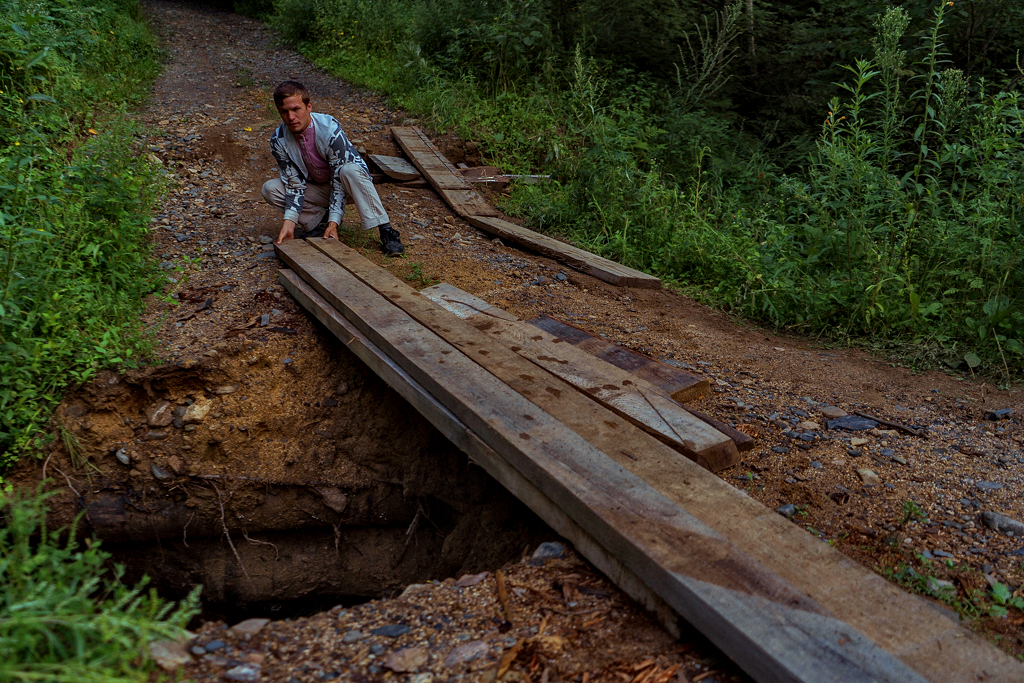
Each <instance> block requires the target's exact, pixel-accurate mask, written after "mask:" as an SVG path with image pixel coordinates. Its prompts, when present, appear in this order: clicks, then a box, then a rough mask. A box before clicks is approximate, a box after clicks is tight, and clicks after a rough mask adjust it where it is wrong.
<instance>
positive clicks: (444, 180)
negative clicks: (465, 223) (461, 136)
mask: <svg viewBox="0 0 1024 683" xmlns="http://www.w3.org/2000/svg"><path fill="white" fill-rule="evenodd" d="M391 134H392V135H393V136H394V138H395V141H396V142H397V143H398V146H399V147H401V148H402V151H403V152H405V154H406V156H408V157H409V160H410V161H412V163H413V165H414V166H415V167H416V168H417V169H419V171H420V173H422V174H423V177H424V178H426V179H427V181H428V182H429V183H430V184H431V186H433V188H434V189H435V190H437V193H438V194H440V195H441V197H442V198H443V199H444V200H445V201H446V202H447V203H448V205H449V206H451V207H452V209H453V210H454V211H455V213H457V214H459V215H460V216H462V217H466V216H473V215H480V216H500V215H501V213H500V212H499V211H498V210H497V209H495V208H494V207H493V206H491V205H490V204H489V203H488V202H487V201H486V200H485V199H484V198H483V197H481V196H480V194H479V193H478V192H477V191H476V190H474V189H473V187H472V185H471V184H470V183H469V181H467V180H466V179H465V178H463V177H462V174H461V173H459V170H458V169H457V168H455V167H454V166H452V165H451V163H450V162H449V161H448V159H446V158H445V156H444V155H443V154H441V151H440V150H439V149H438V148H437V147H436V146H435V145H434V143H433V142H431V141H430V139H429V138H428V137H427V136H426V135H425V134H424V133H423V131H421V130H420V129H419V128H412V127H408V126H395V127H393V128H392V129H391Z"/></svg>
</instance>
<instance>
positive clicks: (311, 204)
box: [263, 164, 391, 230]
mask: <svg viewBox="0 0 1024 683" xmlns="http://www.w3.org/2000/svg"><path fill="white" fill-rule="evenodd" d="M338 173H339V177H340V178H341V185H342V187H344V188H345V203H346V204H348V203H351V204H355V207H356V211H358V212H359V222H360V223H361V224H362V226H363V230H370V229H371V228H376V227H377V226H378V225H383V224H384V223H390V222H391V219H390V218H388V214H387V212H386V211H384V205H383V204H381V202H380V197H379V196H378V195H377V189H376V188H375V187H374V186H373V180H372V179H371V178H370V176H369V175H367V174H366V172H365V171H363V170H362V169H361V168H360V167H359V165H358V164H345V165H344V166H342V167H341V169H340V170H339V172H338ZM285 196H286V192H285V186H284V183H283V182H281V179H280V178H274V179H273V180H268V181H267V182H265V183H263V199H265V200H266V202H267V204H270V205H271V206H273V207H274V208H276V209H278V210H279V211H281V212H282V213H283V212H284V206H285ZM330 203H331V184H330V183H329V182H328V183H324V184H322V185H321V184H319V183H313V182H308V181H307V182H306V195H305V198H304V199H303V202H302V211H301V212H300V213H299V220H298V223H299V225H301V226H302V227H303V228H304V229H306V230H310V229H312V228H315V227H316V226H317V224H318V223H319V222H320V219H322V218H323V217H324V214H325V213H327V209H328V207H329V205H330Z"/></svg>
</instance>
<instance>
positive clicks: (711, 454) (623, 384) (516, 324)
mask: <svg viewBox="0 0 1024 683" xmlns="http://www.w3.org/2000/svg"><path fill="white" fill-rule="evenodd" d="M452 290H454V292H453V291H452ZM420 293H421V294H423V295H424V296H426V297H427V298H429V299H430V300H431V301H434V302H435V303H437V304H439V305H440V306H441V307H442V308H446V309H448V310H452V309H453V308H456V307H458V308H460V309H462V310H458V311H453V312H454V313H455V314H456V315H458V316H459V317H460V318H463V319H465V320H466V321H467V322H469V323H470V324H471V325H473V327H475V328H477V329H478V330H480V331H481V332H483V333H484V334H486V335H488V336H490V337H493V338H494V339H496V340H498V341H499V342H500V343H502V344H503V345H505V346H506V347H508V348H509V349H510V350H512V351H513V352H515V353H517V354H519V355H520V356H522V357H523V358H526V359H527V360H529V361H531V362H532V363H534V364H536V365H538V366H540V367H542V368H544V369H545V370H547V371H548V372H550V373H552V374H553V375H555V376H556V377H560V378H562V379H563V380H565V381H566V382H568V383H569V384H571V385H573V386H574V387H576V388H577V389H579V390H580V391H583V392H584V393H586V394H589V395H590V396H592V397H594V398H595V399H597V401H598V402H599V403H601V405H603V406H605V407H606V408H609V409H610V410H612V411H614V412H615V413H617V414H619V415H620V416H622V417H624V418H626V419H627V420H629V421H630V422H632V423H633V424H635V425H636V426H638V427H640V428H641V429H644V430H645V431H647V432H648V433H650V434H652V435H654V437H655V438H657V439H658V440H659V441H661V442H662V443H665V444H667V445H668V446H669V447H671V448H673V449H675V450H677V451H679V452H680V453H682V454H684V455H685V456H686V457H688V458H690V459H692V460H694V461H695V462H697V463H699V464H700V465H702V466H703V467H706V468H708V469H709V470H711V471H712V472H719V471H721V470H723V469H725V468H727V467H731V466H733V465H735V464H736V463H738V462H739V461H740V454H739V451H738V450H737V448H736V445H735V444H734V443H733V441H732V439H730V438H729V437H727V436H726V435H724V434H722V432H720V431H719V430H717V429H715V428H713V427H711V426H709V425H708V424H707V423H705V422H703V421H701V420H700V419H698V418H696V417H694V416H693V415H691V414H690V413H689V412H688V411H687V410H686V409H685V408H684V407H683V406H681V405H680V404H679V403H676V402H675V401H674V400H672V398H671V397H670V396H668V394H666V393H665V392H664V391H662V390H661V389H660V388H658V387H655V386H654V385H652V384H649V383H648V382H646V381H645V380H643V379H640V378H638V377H634V376H633V375H631V374H630V373H628V372H626V371H625V370H621V369H619V368H617V367H615V366H614V365H611V364H609V363H606V362H604V361H602V360H600V359H598V358H595V357H594V356H592V355H590V354H588V353H587V352H585V351H583V350H581V349H578V348H576V347H575V346H573V345H571V344H567V343H565V342H563V341H562V340H561V339H559V338H558V337H555V336H553V335H551V334H549V333H548V332H545V331H544V330H541V329H539V328H537V327H534V326H533V325H530V324H528V323H525V322H522V321H518V320H509V319H508V317H509V314H507V313H505V312H504V311H502V313H505V315H493V312H495V311H501V309H500V308H496V307H494V306H490V305H488V304H487V303H486V302H484V301H482V300H480V299H477V298H476V297H474V296H473V295H471V294H469V293H467V292H463V291H461V290H459V289H457V288H455V287H452V286H451V285H447V284H445V285H436V286H434V287H428V288H427V289H423V290H421V291H420ZM474 309H478V310H474ZM467 313H470V314H469V315H467Z"/></svg>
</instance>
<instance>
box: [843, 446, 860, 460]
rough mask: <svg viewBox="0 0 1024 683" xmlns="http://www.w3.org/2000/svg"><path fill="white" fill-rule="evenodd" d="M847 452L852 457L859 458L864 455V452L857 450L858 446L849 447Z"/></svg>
mask: <svg viewBox="0 0 1024 683" xmlns="http://www.w3.org/2000/svg"><path fill="white" fill-rule="evenodd" d="M846 454H847V455H848V456H850V457H851V458H859V457H860V456H862V455H864V453H863V452H861V451H859V450H857V449H856V448H848V449H846Z"/></svg>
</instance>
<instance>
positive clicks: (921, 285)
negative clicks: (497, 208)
mask: <svg viewBox="0 0 1024 683" xmlns="http://www.w3.org/2000/svg"><path fill="white" fill-rule="evenodd" d="M280 1H284V0H279V2H280ZM289 1H290V0H289ZM316 1H317V2H318V5H317V7H318V11H317V22H318V25H319V26H320V27H321V29H322V30H321V32H320V33H314V34H312V35H313V37H314V38H315V41H314V42H309V43H305V44H304V46H303V49H304V50H305V51H306V52H307V54H309V55H310V56H311V57H313V58H314V59H315V60H316V61H317V62H318V63H319V64H320V65H322V66H324V67H326V68H329V69H332V70H334V71H335V72H336V73H339V74H340V75H343V76H344V77H347V78H350V79H352V80H355V81H356V82H359V83H362V84H365V85H369V86H370V87H373V88H376V89H380V90H384V91H386V92H389V93H390V94H391V95H392V96H393V97H394V98H395V100H396V103H397V104H398V105H400V106H403V107H405V108H406V109H408V110H410V111H413V112H416V113H417V114H421V115H425V116H427V117H429V118H430V119H431V121H432V123H433V125H434V126H436V127H437V128H439V129H442V130H447V129H452V130H455V131H456V132H457V133H458V134H459V135H461V136H462V137H464V138H466V139H473V140H479V141H480V142H481V143H482V147H483V148H484V149H485V150H486V152H487V153H488V154H489V155H491V157H492V158H493V159H494V160H495V161H497V162H498V163H500V164H501V165H503V166H504V167H506V168H508V169H510V170H512V171H515V172H540V173H548V174H551V175H552V177H553V178H554V180H553V181H552V182H550V183H546V184H539V185H523V186H518V187H514V188H513V190H512V193H511V198H510V199H509V200H508V201H507V202H506V205H505V209H506V210H508V211H510V212H512V213H516V214H518V215H522V216H526V217H527V218H528V219H529V220H530V221H531V224H532V225H533V226H535V227H536V228H537V229H540V230H544V231H551V232H555V233H559V234H562V235H564V236H567V237H570V238H571V239H573V240H574V241H575V242H577V243H579V244H581V245H582V246H585V247H587V248H589V249H592V250H594V251H597V252H599V253H602V254H604V255H606V256H609V257H611V258H615V259H617V260H620V261H622V262H624V263H627V264H629V265H632V266H634V267H638V268H642V269H645V270H648V271H649V272H653V273H655V274H658V275H659V276H661V277H662V278H664V279H665V280H667V281H668V282H670V283H673V284H675V285H676V286H679V287H682V288H685V289H687V291H689V292H690V293H692V294H694V295H697V296H700V297H702V298H704V299H705V300H707V301H710V302H714V303H717V304H719V305H723V306H726V307H729V308H732V309H734V310H738V311H741V312H743V313H744V314H746V315H748V316H750V317H753V318H756V319H759V320H761V321H764V322H767V323H769V324H772V325H775V326H777V327H788V328H792V329H796V330H799V331H802V332H806V333H811V334H816V335H824V336H826V337H831V338H833V339H835V340H837V341H845V340H860V343H871V344H873V345H876V346H882V347H894V346H902V347H903V348H905V349H912V350H914V352H915V353H916V352H919V351H923V352H925V353H927V354H929V355H930V357H931V358H933V359H942V360H946V361H947V362H948V363H950V364H951V365H957V364H962V363H963V362H964V361H966V362H967V364H968V365H969V366H970V367H972V368H973V367H976V366H978V365H979V364H980V363H982V362H984V363H985V364H986V367H987V368H988V369H989V370H992V371H1000V372H1001V373H1002V374H1004V375H1005V376H1010V375H1014V374H1016V373H1019V372H1020V369H1021V367H1022V363H1021V357H1022V355H1021V354H1024V346H1022V345H1021V340H1022V339H1024V309H1022V306H1024V263H1022V256H1024V252H1022V246H1021V245H1022V244H1024V242H1022V239H1021V238H1022V235H1021V229H1022V228H1021V220H1020V219H1021V211H1022V206H1021V202H1022V200H1021V197H1024V187H1022V186H1021V182H1022V180H1024V179H1022V178H1021V169H1022V168H1024V159H1022V158H1021V157H1022V151H1024V150H1022V147H1021V142H1022V140H1021V130H1022V128H1021V125H1022V119H1021V109H1020V106H1019V100H1018V96H1017V94H1016V91H1015V90H1014V88H1013V86H1014V84H1015V83H1016V81H1013V80H1009V79H1006V78H1003V77H1000V76H999V71H998V69H995V68H990V67H994V65H995V64H996V63H999V64H1002V65H1003V66H1004V67H1005V66H1007V65H1008V64H1010V63H1009V62H1007V61H1006V59H1004V57H1005V55H1004V56H1003V57H999V58H998V59H996V57H995V53H994V52H991V51H990V52H988V54H989V57H990V58H991V61H989V62H986V63H985V64H979V63H977V62H976V61H972V59H973V58H972V57H970V55H971V54H975V52H972V51H976V50H977V49H980V47H981V46H978V45H974V44H973V43H971V40H970V39H969V37H966V38H965V37H964V36H965V34H963V32H962V30H961V29H962V22H963V21H964V15H963V11H964V10H962V9H961V8H960V7H959V6H957V7H954V8H950V7H949V6H948V4H947V3H944V2H943V3H941V4H938V3H936V2H935V0H929V2H928V5H929V6H930V7H931V8H932V11H930V12H927V11H924V9H923V8H924V7H925V5H924V4H922V3H923V0H921V2H914V3H908V4H907V7H908V10H907V11H904V10H902V9H888V10H886V9H885V7H884V5H883V4H881V3H869V4H868V5H863V4H862V5H858V7H857V8H855V12H854V14H852V15H849V19H850V21H851V22H852V24H851V28H850V29H849V30H848V31H847V32H846V33H845V34H843V35H842V36H839V35H838V34H837V29H836V28H835V26H834V25H833V26H825V25H818V24H815V25H814V26H812V24H814V22H819V24H820V22H822V21H825V20H826V18H827V17H825V15H828V16H829V17H831V19H829V20H828V21H833V23H835V22H836V21H838V19H837V17H838V16H839V14H834V13H833V11H832V10H831V9H830V10H829V11H828V12H825V13H824V14H823V15H822V16H820V17H812V18H808V19H806V20H805V23H803V24H800V22H799V21H796V20H794V23H792V24H791V25H788V26H787V27H785V29H783V28H782V27H780V26H775V28H774V29H773V30H775V31H776V32H777V33H778V32H785V31H788V32H790V33H791V34H792V35H799V36H801V40H804V41H821V40H825V41H826V43H827V45H822V44H818V45H816V46H815V45H811V44H803V45H799V46H796V47H794V48H793V54H789V55H779V54H775V53H773V54H772V58H773V59H776V60H777V61H776V62H775V63H771V64H770V63H768V59H769V57H768V56H766V53H765V50H766V48H764V47H762V48H760V49H761V52H758V53H757V54H758V55H760V56H758V57H756V59H755V58H753V57H752V56H751V54H748V53H745V51H744V50H747V51H749V50H754V49H755V48H757V46H756V44H755V43H750V42H747V43H744V41H746V40H748V39H750V38H751V33H750V26H751V25H754V26H755V30H754V37H756V36H757V35H761V34H760V33H758V31H759V30H760V28H759V27H760V26H761V22H764V21H765V20H766V19H770V18H771V16H778V17H781V16H783V15H784V14H785V12H787V11H788V10H786V9H785V8H783V7H781V6H780V7H773V8H771V9H770V10H768V9H765V10H763V12H762V10H757V11H756V12H755V14H754V15H753V16H752V15H750V14H749V12H745V10H744V6H743V5H741V4H740V3H735V2H734V3H727V4H726V6H725V9H724V10H723V11H722V12H719V13H712V14H708V13H706V12H705V13H704V14H701V12H703V10H699V9H698V10H696V11H695V10H694V8H693V7H691V6H690V5H689V4H688V3H676V4H672V6H671V7H669V6H668V5H664V4H657V3H656V4H655V5H651V6H650V7H648V8H646V9H642V8H640V9H638V7H637V5H636V4H635V3H631V2H628V1H626V2H619V3H608V2H605V1H604V0H592V1H590V2H584V3H581V4H579V5H574V6H573V7H572V8H569V7H568V6H564V5H563V3H560V2H558V1H557V0H550V1H549V2H547V3H540V2H531V3H517V4H507V3H505V2H504V1H501V2H499V1H498V0H491V1H488V2H483V3H469V2H465V1H464V0H429V1H428V0H421V1H418V2H401V3H399V2H397V0H381V1H380V2H373V3H369V2H365V0H316ZM658 8H661V9H658ZM641 9H642V11H641ZM879 9H882V10H883V12H882V13H881V14H879V13H878V10H879ZM663 10H664V11H663ZM662 11H663V13H662V15H661V16H658V17H656V18H652V17H653V15H652V14H651V12H655V13H657V12H662ZM836 11H837V12H838V11H839V10H838V9H837V10H836ZM687 12H689V14H687ZM631 13H632V14H631ZM773 13H774V14H773ZM840 14H841V12H840ZM843 16H846V15H843ZM979 16H980V15H979ZM598 17H600V20H601V21H604V22H605V23H606V24H607V25H600V26H599V25H598V21H599V19H598ZM645 17H646V18H645ZM823 17H824V18H823ZM991 19H992V17H989V16H988V15H986V17H983V18H982V19H981V20H983V21H984V22H988V21H989V20H991ZM801 21H804V20H801ZM928 21H930V23H927V22H928ZM645 22H646V23H647V24H650V23H651V22H654V23H656V24H658V25H660V26H662V29H661V31H660V33H659V32H657V31H656V32H654V33H653V34H651V39H650V40H649V41H648V44H643V45H639V44H636V45H634V44H633V43H636V42H637V41H639V40H640V38H639V37H638V36H639V35H640V34H641V33H643V31H642V30H641V25H646V24H645ZM769 23H770V22H769ZM357 27H358V28H357ZM529 27H534V28H535V29H536V30H537V31H538V34H537V35H534V34H533V33H532V31H533V30H534V29H533V28H531V29H530V30H527V29H528V28H529ZM872 27H873V28H874V29H875V31H876V33H877V37H876V38H875V39H874V40H871V38H870V32H871V29H872ZM950 27H951V28H950ZM744 29H746V32H745V33H744ZM765 30H767V29H765ZM947 30H950V31H952V33H953V36H954V38H955V43H956V50H957V53H956V54H952V55H951V54H950V53H949V52H948V51H947V49H946V47H945V44H944V42H943V38H944V35H945V33H946V32H947ZM1000 30H1003V29H1000ZM829 31H831V33H830V32H829ZM1006 31H1008V32H1010V33H1012V35H1013V36H1015V38H1014V40H1016V39H1017V38H1016V36H1017V35H1018V34H1017V32H1016V29H1006ZM908 34H909V35H913V36H916V38H915V39H913V41H914V42H915V44H911V42H912V41H911V39H908V38H906V37H905V36H906V35H908ZM342 35H343V36H344V38H343V39H342ZM826 36H827V37H828V38H827V40H826ZM525 38H528V39H529V41H530V42H531V43H532V44H529V45H528V44H526V42H525ZM970 45H974V47H969V46H970ZM839 46H842V47H841V51H844V52H845V54H847V55H850V56H852V57H854V58H855V59H853V62H852V64H849V62H848V61H847V64H848V66H847V67H845V68H844V67H843V66H842V64H841V63H839V62H837V61H836V60H834V59H832V58H831V57H828V55H829V54H831V51H832V50H834V49H839ZM965 46H968V47H965ZM527 48H529V49H527ZM965 49H966V50H967V52H966V53H965V52H964V50H965ZM1000 49H1002V48H1000ZM1002 52H1005V50H1003V51H1002ZM1002 52H1000V54H1002ZM670 54H671V55H672V56H671V57H669V56H668V55H670ZM645 55H646V56H645ZM965 55H966V56H965ZM789 59H792V60H796V61H798V62H800V64H805V63H806V62H808V60H811V61H814V62H815V63H819V67H815V68H818V71H817V72H816V74H817V77H825V76H827V77H828V78H829V80H830V81H831V80H840V79H839V78H838V77H839V76H843V75H844V74H845V78H846V80H847V81H849V82H848V83H843V82H838V83H834V84H831V85H828V87H824V86H821V84H819V85H815V86H814V87H813V88H810V86H808V87H809V88H810V90H807V89H805V90H803V91H802V92H804V93H807V92H811V91H812V90H813V91H814V92H816V93H818V94H824V93H826V92H833V93H836V92H837V93H840V94H841V96H835V97H833V98H832V100H831V102H826V101H825V100H824V99H818V100H817V101H810V100H808V101H806V102H804V104H803V105H801V106H804V107H806V108H808V109H806V111H810V110H811V109H809V107H814V108H816V110H817V111H818V112H820V113H821V114H822V115H824V114H825V111H827V112H828V113H827V115H824V119H825V121H824V123H823V124H822V125H821V127H820V128H819V129H818V133H817V135H816V136H814V135H809V136H807V139H806V140H801V139H797V138H795V137H794V138H792V139H790V140H788V141H787V142H786V143H785V144H783V145H781V146H780V145H776V146H774V147H769V146H768V144H767V143H769V142H771V141H772V140H774V139H776V138H775V135H776V132H777V129H776V128H772V127H768V128H765V129H764V130H762V131H760V132H758V131H755V130H753V129H752V126H753V125H755V124H756V125H761V123H760V121H761V120H760V119H759V118H758V117H761V116H762V114H763V113H764V112H767V111H770V110H771V107H770V106H769V107H762V105H761V104H758V103H757V102H756V101H755V100H754V99H750V98H748V99H747V100H745V101H744V102H742V103H741V102H734V101H733V99H732V98H733V97H734V96H736V93H737V92H738V90H737V89H738V88H749V87H750V80H749V74H747V73H746V72H745V70H746V69H749V68H755V69H765V70H766V73H767V71H768V70H775V71H772V74H773V75H772V76H771V77H772V78H777V79H778V78H783V77H782V76H780V75H779V74H778V72H777V70H778V69H780V68H782V67H781V66H780V64H786V63H789V62H786V60H789ZM830 59H831V60H832V61H828V60H830ZM645 60H646V61H645ZM822 60H824V62H822ZM648 61H657V62H659V64H660V66H659V67H658V68H654V67H652V66H650V65H648V64H647V62H648ZM955 64H963V65H965V66H966V69H973V71H974V73H989V74H993V75H995V76H996V77H1000V78H1001V79H1002V80H1000V82H1001V83H1002V84H1003V85H1002V86H1001V87H997V86H996V85H994V84H993V81H986V80H985V79H984V78H974V77H972V76H971V75H969V74H968V72H967V70H957V69H956V68H954V67H955ZM645 65H646V66H645ZM972 65H973V66H972ZM624 66H625V67H626V68H623V67H624ZM792 68H793V69H795V70H797V71H799V72H800V73H801V74H803V77H807V78H811V76H810V75H809V71H808V69H810V67H807V66H806V65H804V66H800V67H799V68H798V67H796V66H793V67H792ZM667 72H670V73H667ZM833 76H835V77H836V78H833ZM786 77H788V76H786ZM779 82H781V81H778V82H776V83H774V84H771V86H770V87H776V86H778V84H779ZM744 83H745V84H746V85H743V84H744ZM759 87H760V86H759ZM765 87H766V88H768V87H769V85H765ZM779 87H781V86H779ZM787 87H788V86H787ZM795 93H796V91H791V92H790V93H789V94H788V95H786V97H791V98H798V96H797V94H795ZM799 97H804V95H800V96H799ZM798 99H799V98H798ZM826 104H828V108H827V110H826V109H825V105H826ZM772 106H774V105H772ZM759 107H760V108H759ZM744 110H748V111H750V112H751V114H750V116H749V117H747V118H743V117H741V116H738V115H737V114H738V113H739V112H742V111H744ZM758 112H760V113H758ZM780 116H781V114H780ZM820 120H821V119H820V118H819V121H820ZM776 123H777V124H779V125H781V126H790V125H791V122H790V123H786V122H785V121H783V119H782V118H779V119H777V121H776ZM773 131H775V132H773ZM801 135H802V133H801ZM808 140H810V142H808ZM800 150H803V151H802V152H801V151H800Z"/></svg>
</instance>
